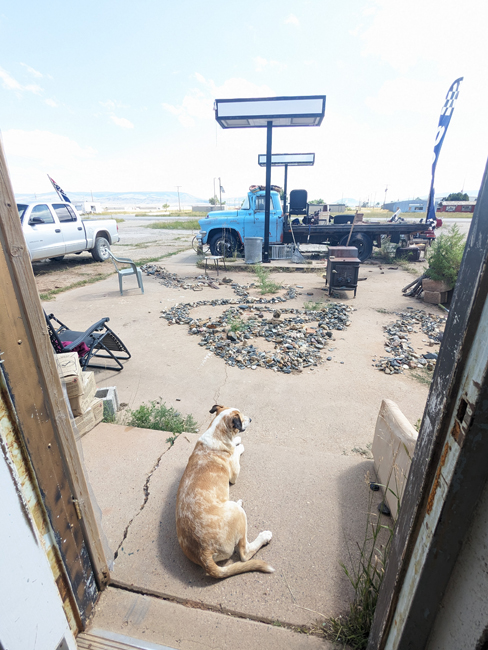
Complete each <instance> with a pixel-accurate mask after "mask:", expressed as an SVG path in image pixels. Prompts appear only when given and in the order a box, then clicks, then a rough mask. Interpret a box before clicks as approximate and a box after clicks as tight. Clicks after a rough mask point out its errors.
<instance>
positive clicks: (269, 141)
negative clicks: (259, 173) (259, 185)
mask: <svg viewBox="0 0 488 650" xmlns="http://www.w3.org/2000/svg"><path fill="white" fill-rule="evenodd" d="M272 134H273V122H272V121H271V120H268V123H267V125H266V192H265V195H264V250H263V262H264V263H265V264H269V202H270V199H271V147H272Z"/></svg>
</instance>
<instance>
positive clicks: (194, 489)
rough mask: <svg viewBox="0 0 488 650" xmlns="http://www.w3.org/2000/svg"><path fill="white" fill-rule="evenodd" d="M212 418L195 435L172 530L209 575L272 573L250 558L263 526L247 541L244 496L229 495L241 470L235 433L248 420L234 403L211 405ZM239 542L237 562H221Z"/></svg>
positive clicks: (263, 540)
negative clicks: (206, 426)
mask: <svg viewBox="0 0 488 650" xmlns="http://www.w3.org/2000/svg"><path fill="white" fill-rule="evenodd" d="M210 413H216V416H215V418H214V420H213V421H212V423H211V425H210V427H209V428H208V429H207V431H205V433H204V434H203V435H202V436H201V437H200V438H199V440H198V441H197V444H196V445H195V449H194V450H193V453H192V455H191V456H190V458H189V460H188V465H187V466H186V469H185V472H184V474H183V476H182V478H181V481H180V486H179V488H178V495H177V497H176V532H177V535H178V541H179V543H180V546H181V548H182V550H183V553H184V554H185V555H186V556H187V557H188V558H189V559H190V560H191V561H192V562H195V563H196V564H199V565H200V566H202V567H203V568H204V569H205V571H206V572H207V574H208V575H210V576H212V577H213V578H228V577H229V576H234V575H237V574H238V573H245V572H246V571H264V572H266V573H272V572H273V571H274V569H273V568H272V567H271V566H270V565H269V564H267V563H266V562H263V561H262V560H251V559H250V558H251V557H252V556H253V555H254V554H255V553H256V552H257V551H258V550H259V549H260V548H261V546H264V545H265V544H267V543H268V542H269V541H270V539H271V537H272V534H271V532H270V531H269V530H265V531H263V532H262V533H259V535H258V536H257V537H256V539H255V540H254V542H252V543H251V544H249V542H248V541H247V517H246V513H245V512H244V509H243V507H242V501H241V500H239V501H237V502H236V501H229V483H232V484H233V483H235V482H236V480H237V477H238V476H239V471H240V465H239V458H240V456H241V454H242V452H243V451H244V446H243V445H242V444H241V438H240V437H239V436H238V435H237V434H238V433H241V432H242V431H244V430H245V429H246V427H247V426H248V425H249V423H250V422H251V419H250V418H247V417H244V416H243V415H242V414H241V413H240V412H239V411H238V410H237V409H235V408H227V407H225V406H218V405H217V404H216V405H215V406H212V408H211V410H210ZM236 547H237V548H238V550H239V555H240V558H241V560H242V561H241V562H234V563H233V564H230V565H228V566H224V567H220V566H218V565H217V564H216V562H219V561H221V560H227V559H229V558H230V557H231V556H232V555H233V553H234V550H235V548H236Z"/></svg>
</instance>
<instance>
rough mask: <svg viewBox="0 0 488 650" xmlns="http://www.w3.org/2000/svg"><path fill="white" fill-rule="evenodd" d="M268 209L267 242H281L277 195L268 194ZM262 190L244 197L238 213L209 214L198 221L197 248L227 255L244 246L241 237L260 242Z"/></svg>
mask: <svg viewBox="0 0 488 650" xmlns="http://www.w3.org/2000/svg"><path fill="white" fill-rule="evenodd" d="M270 201H271V203H270V206H269V243H270V244H281V243H282V242H283V210H282V207H281V201H280V195H279V193H278V192H276V191H271V196H270ZM264 208H265V191H264V190H259V191H255V192H253V191H251V192H248V195H247V198H246V199H245V200H244V203H243V204H242V206H241V207H240V208H239V209H238V210H222V211H219V212H210V213H209V214H207V216H206V217H205V218H203V219H200V220H199V222H198V223H199V225H200V228H201V230H200V232H199V233H198V235H197V241H198V243H199V245H200V246H203V245H205V244H208V245H209V246H210V251H211V253H212V255H224V256H225V257H229V256H231V255H232V254H233V253H234V252H235V251H238V250H241V249H242V248H243V247H244V238H245V237H262V238H263V239H264Z"/></svg>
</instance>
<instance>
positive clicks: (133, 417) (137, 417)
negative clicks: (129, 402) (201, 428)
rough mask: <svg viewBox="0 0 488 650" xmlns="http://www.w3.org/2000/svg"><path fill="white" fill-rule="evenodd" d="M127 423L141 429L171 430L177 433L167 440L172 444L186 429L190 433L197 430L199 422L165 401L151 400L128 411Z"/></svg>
mask: <svg viewBox="0 0 488 650" xmlns="http://www.w3.org/2000/svg"><path fill="white" fill-rule="evenodd" d="M127 424H128V425H129V426H130V427H139V428H140V429H156V430H157V431H169V432H171V433H174V434H176V435H175V436H171V437H170V438H168V439H167V440H166V442H169V443H170V444H171V445H172V444H173V443H174V441H175V440H176V437H177V436H178V435H179V434H180V433H183V432H184V431H186V432H188V433H196V432H197V423H196V421H195V420H194V419H193V416H192V415H186V416H183V415H182V414H181V413H179V412H178V411H176V410H175V409H174V408H173V407H172V406H171V407H169V408H168V407H167V406H166V404H164V403H163V402H156V401H153V402H149V404H141V406H139V408H138V409H135V411H131V410H129V411H128V419H127Z"/></svg>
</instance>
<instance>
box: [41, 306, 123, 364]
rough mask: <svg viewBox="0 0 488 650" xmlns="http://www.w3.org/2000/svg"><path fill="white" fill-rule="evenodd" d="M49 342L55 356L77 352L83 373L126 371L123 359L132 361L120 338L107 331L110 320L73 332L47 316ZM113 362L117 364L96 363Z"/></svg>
mask: <svg viewBox="0 0 488 650" xmlns="http://www.w3.org/2000/svg"><path fill="white" fill-rule="evenodd" d="M44 316H45V317H46V323H47V329H48V332H49V338H50V339H51V344H52V346H53V349H54V352H55V353H56V354H62V353H63V352H77V353H78V357H79V360H80V366H81V368H82V370H85V368H87V367H88V366H89V367H90V368H105V369H107V370H123V368H124V366H123V365H122V363H121V362H120V359H130V358H131V354H130V352H129V350H128V349H127V348H126V347H125V345H124V344H123V343H122V341H121V340H120V339H119V337H118V336H117V334H115V332H113V331H112V330H111V329H110V327H108V325H107V322H108V321H109V320H110V318H102V319H101V320H99V321H98V322H97V323H95V324H94V325H92V326H91V327H89V328H88V329H87V330H86V331H85V332H77V331H74V330H71V329H70V328H69V327H68V326H67V325H65V324H64V323H62V322H61V321H60V320H59V319H57V318H56V317H55V316H54V314H49V315H48V314H46V312H44ZM94 358H96V359H110V360H111V361H113V362H114V363H115V366H114V365H113V363H111V364H110V365H107V364H104V365H100V364H97V363H93V359H94Z"/></svg>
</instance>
